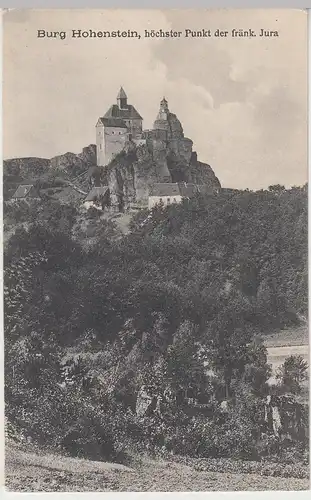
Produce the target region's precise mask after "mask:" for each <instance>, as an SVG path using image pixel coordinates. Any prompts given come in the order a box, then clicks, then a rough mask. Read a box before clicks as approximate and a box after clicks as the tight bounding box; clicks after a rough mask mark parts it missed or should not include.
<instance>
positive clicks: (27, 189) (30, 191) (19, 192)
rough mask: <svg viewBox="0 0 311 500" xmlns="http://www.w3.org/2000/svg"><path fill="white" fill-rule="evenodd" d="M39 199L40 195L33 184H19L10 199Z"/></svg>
mask: <svg viewBox="0 0 311 500" xmlns="http://www.w3.org/2000/svg"><path fill="white" fill-rule="evenodd" d="M40 199H41V198H40V195H39V193H38V191H37V189H36V188H35V186H34V185H33V184H21V185H20V186H18V188H17V189H16V191H15V193H14V194H13V196H12V198H11V200H12V201H19V200H20V201H21V200H40Z"/></svg>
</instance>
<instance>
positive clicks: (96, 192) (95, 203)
mask: <svg viewBox="0 0 311 500" xmlns="http://www.w3.org/2000/svg"><path fill="white" fill-rule="evenodd" d="M83 205H84V207H85V208H86V209H89V208H91V207H94V208H97V210H104V208H105V207H108V206H109V205H110V194H109V188H108V186H100V187H93V188H92V189H91V191H90V192H89V194H88V195H87V196H86V198H85V199H84V202H83Z"/></svg>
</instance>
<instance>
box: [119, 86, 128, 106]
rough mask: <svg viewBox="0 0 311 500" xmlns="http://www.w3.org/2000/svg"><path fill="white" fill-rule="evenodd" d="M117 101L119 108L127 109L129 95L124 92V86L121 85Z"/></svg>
mask: <svg viewBox="0 0 311 500" xmlns="http://www.w3.org/2000/svg"><path fill="white" fill-rule="evenodd" d="M117 103H118V106H119V109H127V95H126V93H125V92H124V89H123V87H120V90H119V93H118V95H117Z"/></svg>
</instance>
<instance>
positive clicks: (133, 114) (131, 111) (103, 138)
mask: <svg viewBox="0 0 311 500" xmlns="http://www.w3.org/2000/svg"><path fill="white" fill-rule="evenodd" d="M142 126H143V119H142V117H141V116H140V114H139V113H138V111H136V109H135V108H134V106H133V105H132V104H128V102H127V95H126V93H125V91H124V89H123V88H122V87H121V88H120V90H119V93H118V95H117V104H112V106H110V108H109V109H108V111H107V112H106V114H105V115H104V116H102V117H100V118H99V119H98V122H97V124H96V152H97V165H98V166H100V167H102V166H105V165H108V163H109V162H110V161H111V160H112V159H113V157H114V156H115V155H117V154H118V153H120V152H121V151H122V149H123V148H124V145H125V143H126V142H127V141H128V140H129V139H130V138H132V139H139V138H140V137H141V134H142Z"/></svg>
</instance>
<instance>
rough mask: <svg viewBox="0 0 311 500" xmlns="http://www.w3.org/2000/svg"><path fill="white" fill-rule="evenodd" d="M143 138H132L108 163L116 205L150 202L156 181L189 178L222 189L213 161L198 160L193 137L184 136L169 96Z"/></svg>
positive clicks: (108, 178) (108, 177) (183, 180)
mask: <svg viewBox="0 0 311 500" xmlns="http://www.w3.org/2000/svg"><path fill="white" fill-rule="evenodd" d="M143 134H144V135H143V138H142V139H140V140H139V141H136V142H135V140H134V141H132V140H129V141H128V142H127V143H126V144H125V146H124V148H123V151H121V153H119V154H118V155H116V156H115V158H114V159H113V160H112V161H111V162H110V164H109V165H108V166H107V167H106V177H107V183H108V186H109V188H110V193H111V195H112V196H111V201H112V205H114V206H115V207H116V209H118V208H120V207H121V206H122V208H130V207H131V206H134V205H135V206H136V207H146V206H148V197H149V190H150V187H151V186H152V185H153V184H155V183H167V182H169V183H170V182H186V183H193V184H200V185H204V186H206V187H207V188H208V189H207V191H209V192H213V191H218V190H219V189H220V187H221V185H220V182H219V180H218V179H217V177H216V175H215V173H214V172H213V170H212V168H211V167H210V165H207V164H206V163H202V162H200V161H198V159H197V154H196V153H195V152H193V150H192V147H193V141H192V140H191V139H189V138H187V137H185V136H184V131H183V127H182V124H181V123H180V121H179V120H178V118H177V116H176V115H175V114H174V113H171V112H170V110H169V108H168V103H167V101H166V99H165V98H163V99H162V101H161V103H160V109H159V113H158V115H157V117H156V120H155V122H154V124H153V129H152V130H147V131H145V132H144V133H143Z"/></svg>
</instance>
